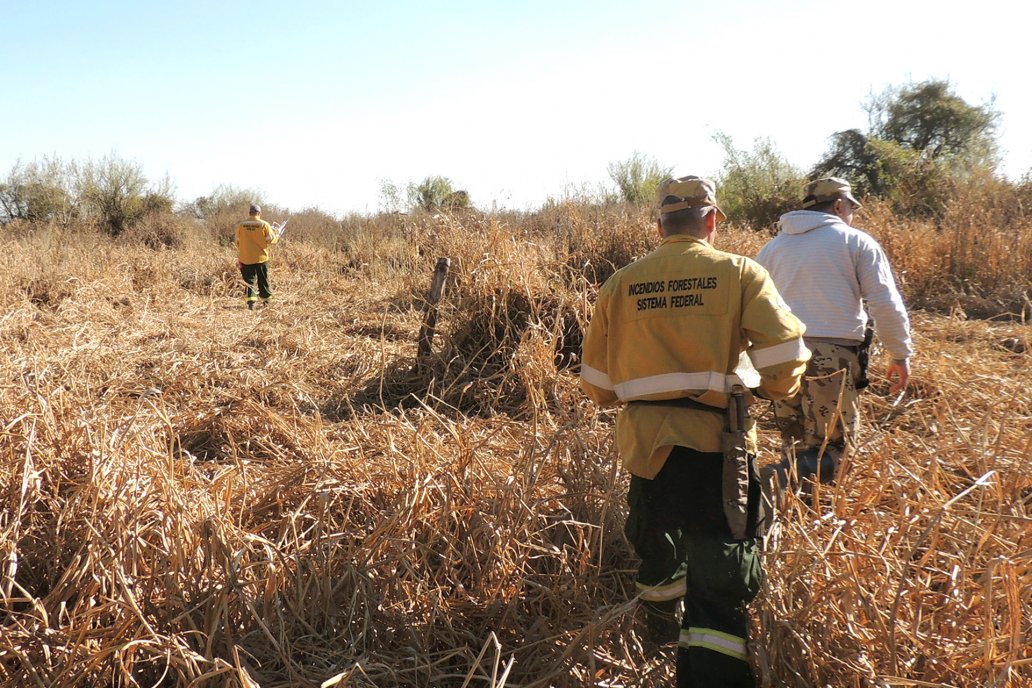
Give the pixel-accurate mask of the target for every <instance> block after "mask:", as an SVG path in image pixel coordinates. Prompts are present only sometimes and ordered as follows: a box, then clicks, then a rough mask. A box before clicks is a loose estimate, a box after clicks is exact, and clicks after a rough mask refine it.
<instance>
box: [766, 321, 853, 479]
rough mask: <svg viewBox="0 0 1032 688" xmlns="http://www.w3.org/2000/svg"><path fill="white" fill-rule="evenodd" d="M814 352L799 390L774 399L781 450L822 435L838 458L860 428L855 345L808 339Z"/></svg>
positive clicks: (810, 443) (808, 445)
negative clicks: (779, 399) (787, 395)
mask: <svg viewBox="0 0 1032 688" xmlns="http://www.w3.org/2000/svg"><path fill="white" fill-rule="evenodd" d="M806 345H807V346H808V347H809V349H810V351H811V352H812V354H813V356H812V357H811V358H810V362H809V363H807V364H806V372H805V373H804V375H803V380H802V386H801V387H800V389H799V393H798V394H796V395H795V396H794V397H792V398H790V399H785V400H783V401H776V402H774V417H775V419H776V420H777V423H778V428H779V429H780V430H781V440H782V447H783V450H784V451H786V452H787V451H788V450H789V448H791V447H793V446H794V447H795V450H796V452H797V453H798V452H801V451H803V450H806V449H812V448H815V447H820V446H821V444H823V442H824V440H825V438H827V440H828V447H829V448H830V451H831V454H832V455H833V456H834V457H835V458H836V459H837V458H839V457H840V456H841V455H842V454H843V453H845V452H846V451H848V449H849V447H850V445H851V440H852V438H853V437H855V436H856V433H857V430H858V428H859V400H860V392H859V390H857V388H856V380H857V377H858V376H859V375H860V362H859V361H858V360H857V349H856V347H850V346H841V345H838V344H830V343H828V342H819V341H807V342H806ZM840 398H841V403H840V401H839V400H840Z"/></svg>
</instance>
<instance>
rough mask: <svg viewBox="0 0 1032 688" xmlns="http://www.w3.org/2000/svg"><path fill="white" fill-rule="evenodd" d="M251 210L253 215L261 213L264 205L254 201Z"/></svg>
mask: <svg viewBox="0 0 1032 688" xmlns="http://www.w3.org/2000/svg"><path fill="white" fill-rule="evenodd" d="M249 212H250V213H251V215H260V214H261V212H262V207H261V206H260V205H258V204H257V203H252V204H251V210H250V211H249Z"/></svg>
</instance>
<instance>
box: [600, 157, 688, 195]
mask: <svg viewBox="0 0 1032 688" xmlns="http://www.w3.org/2000/svg"><path fill="white" fill-rule="evenodd" d="M672 169H673V168H670V167H663V166H661V165H660V164H659V163H658V162H656V160H654V159H653V158H650V157H648V156H645V155H642V154H641V153H638V152H637V151H635V152H634V155H632V156H631V157H630V158H628V159H627V160H622V161H620V162H613V163H609V167H608V171H609V178H610V179H612V180H613V182H615V183H616V187H617V190H618V191H619V194H620V198H622V199H623V200H624V201H626V202H627V203H634V204H636V205H643V204H645V203H652V202H653V201H655V195H656V188H657V187H658V186H659V183H660V182H661V181H663V180H664V179H667V178H669V177H670V176H671V174H672Z"/></svg>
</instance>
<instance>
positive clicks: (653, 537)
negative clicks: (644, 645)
mask: <svg viewBox="0 0 1032 688" xmlns="http://www.w3.org/2000/svg"><path fill="white" fill-rule="evenodd" d="M722 468H723V456H722V455H721V454H719V453H703V452H697V451H694V450H692V449H688V448H686V447H675V448H674V450H673V452H671V454H670V458H668V459H667V462H666V463H665V464H664V465H663V468H662V469H661V470H660V471H659V474H658V475H656V477H655V478H654V479H652V480H646V479H645V478H641V477H638V476H632V477H631V485H630V489H629V491H628V494H627V500H628V503H629V505H630V512H629V514H628V517H627V524H626V527H625V532H626V534H627V538H628V539H629V540H630V542H631V544H632V545H634V549H635V551H636V552H637V554H638V556H639V557H641V560H642V561H641V567H640V568H639V571H638V588H639V590H641V599H643V600H649V599H655V600H661V601H662V600H670V599H674V596H675V595H676V597H680V595H681V594H683V595H684V618H683V619H682V622H681V637H680V640H679V642H678V650H677V685H678V688H701V687H702V686H705V687H707V688H710V687H714V688H715V687H726V688H731V687H734V688H744V687H748V688H754V686H755V680H754V678H753V673H752V666H751V664H750V662H749V657H748V653H747V649H746V643H747V639H748V628H749V618H748V614H747V612H746V605H747V604H748V603H749V602H750V601H751V600H752V599H753V598H754V597H755V596H756V594H757V593H758V592H759V589H760V581H761V577H762V570H761V566H760V551H761V543H762V541H761V539H760V538H758V537H752V536H750V537H746V538H745V539H743V540H736V539H734V537H733V536H732V534H731V530H730V528H729V527H728V525H727V520H726V519H725V517H724V508H723V504H722V493H721V479H722ZM755 468H756V467H755V461H753V462H751V464H750V475H749V478H750V484H749V488H750V489H749V512H750V531H749V535H752V534H753V533H754V532H755V525H756V520H757V519H758V514H759V504H760V482H759V477H758V476H757V475H756V471H755ZM650 596H651V597H650Z"/></svg>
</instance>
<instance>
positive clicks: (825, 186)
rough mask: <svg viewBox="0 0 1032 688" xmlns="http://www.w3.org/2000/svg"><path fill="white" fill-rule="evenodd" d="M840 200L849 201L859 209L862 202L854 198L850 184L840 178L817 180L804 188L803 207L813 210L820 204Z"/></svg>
mask: <svg viewBox="0 0 1032 688" xmlns="http://www.w3.org/2000/svg"><path fill="white" fill-rule="evenodd" d="M839 198H846V199H848V200H849V201H850V202H851V203H852V204H853V205H855V206H856V207H857V208H859V207H861V206H860V201H858V200H856V199H855V198H853V189H852V187H850V186H849V182H847V181H846V180H845V179H841V178H839V177H824V178H822V179H816V180H814V181H812V182H810V183H809V184H807V185H806V186H805V187H803V207H804V208H812V207H813V206H815V205H817V204H818V203H825V202H827V201H834V200H836V199H839Z"/></svg>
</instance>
